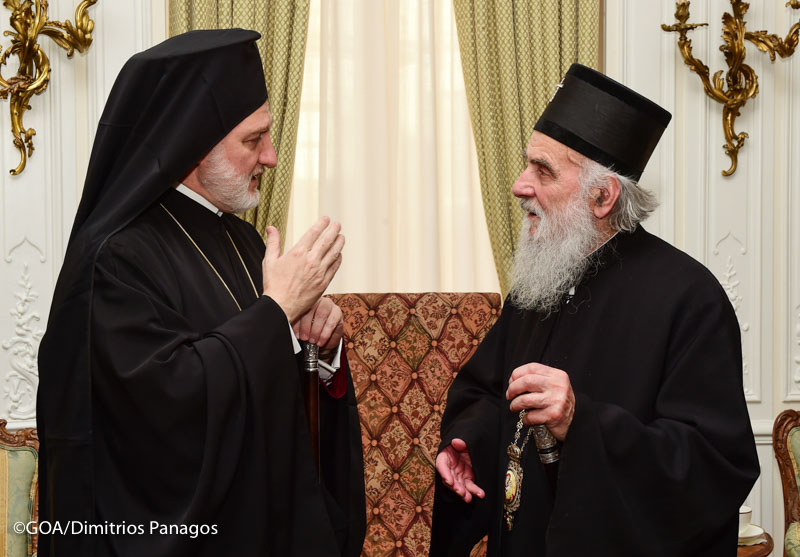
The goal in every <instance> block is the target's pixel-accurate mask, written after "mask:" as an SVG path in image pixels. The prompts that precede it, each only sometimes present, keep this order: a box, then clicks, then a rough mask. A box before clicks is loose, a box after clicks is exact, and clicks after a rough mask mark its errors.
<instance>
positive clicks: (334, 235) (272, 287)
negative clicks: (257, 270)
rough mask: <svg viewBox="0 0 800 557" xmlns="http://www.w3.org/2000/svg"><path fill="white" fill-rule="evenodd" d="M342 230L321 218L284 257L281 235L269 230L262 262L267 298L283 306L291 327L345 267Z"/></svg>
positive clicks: (272, 228)
mask: <svg viewBox="0 0 800 557" xmlns="http://www.w3.org/2000/svg"><path fill="white" fill-rule="evenodd" d="M340 230H341V226H340V225H339V223H337V222H334V223H331V222H330V219H329V218H328V217H322V218H320V219H319V220H318V221H317V222H316V223H314V225H313V226H312V227H311V228H309V229H308V230H307V231H306V233H305V234H303V237H302V238H300V240H298V242H297V243H296V244H295V245H294V246H293V247H292V248H291V249H290V250H289V251H287V252H286V253H284V254H283V255H281V254H280V251H281V248H280V245H281V238H280V233H279V232H278V230H277V229H276V228H275V227H273V226H269V227H267V249H266V251H265V253H264V259H263V261H262V262H261V269H262V271H263V287H264V294H266V295H267V296H269V297H270V298H272V299H273V300H275V302H276V303H277V304H278V305H279V306H281V309H283V311H284V313H286V316H287V317H288V318H289V322H290V323H292V324H294V323H295V322H296V321H297V320H298V319H300V317H302V316H303V315H304V314H305V313H306V312H308V311H309V310H310V309H311V308H312V307H313V306H314V304H316V302H317V300H319V297H320V296H321V295H322V293H323V292H324V291H325V289H326V288H327V287H328V284H330V282H331V280H332V279H333V276H334V275H335V274H336V271H337V270H338V269H339V266H340V265H341V264H342V254H341V252H342V248H343V247H344V236H342V235H341V234H340V233H339V231H340Z"/></svg>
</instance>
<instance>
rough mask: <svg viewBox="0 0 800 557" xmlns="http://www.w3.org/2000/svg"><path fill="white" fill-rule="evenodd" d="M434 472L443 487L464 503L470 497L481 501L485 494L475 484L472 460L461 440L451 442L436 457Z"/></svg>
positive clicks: (467, 501)
mask: <svg viewBox="0 0 800 557" xmlns="http://www.w3.org/2000/svg"><path fill="white" fill-rule="evenodd" d="M436 471H437V472H439V475H440V476H441V477H442V481H443V482H444V485H446V486H447V487H448V488H450V489H451V490H452V491H454V492H455V493H456V495H458V496H459V497H461V499H463V500H464V502H465V503H469V502H470V501H472V497H473V496H475V497H479V498H480V499H483V498H484V497H485V496H486V493H485V492H484V491H483V490H482V489H481V488H480V487H478V486H477V485H476V484H475V473H474V472H473V471H472V459H471V458H470V456H469V450H468V449H467V444H466V443H465V442H464V441H463V440H461V439H453V441H452V442H451V443H450V444H449V445H447V446H446V447H445V448H444V449H442V450H441V451H440V452H439V454H438V455H437V456H436Z"/></svg>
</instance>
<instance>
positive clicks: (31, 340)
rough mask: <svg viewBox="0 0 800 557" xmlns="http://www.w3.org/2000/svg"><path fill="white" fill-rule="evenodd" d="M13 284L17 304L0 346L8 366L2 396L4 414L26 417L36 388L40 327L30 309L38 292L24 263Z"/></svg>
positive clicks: (33, 410) (32, 407)
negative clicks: (8, 335)
mask: <svg viewBox="0 0 800 557" xmlns="http://www.w3.org/2000/svg"><path fill="white" fill-rule="evenodd" d="M17 284H18V285H19V286H20V287H21V290H20V291H17V292H15V293H14V298H16V300H17V303H16V304H15V306H14V307H13V308H11V311H10V312H9V313H10V314H11V318H12V320H13V322H14V336H12V337H11V338H8V339H4V340H3V342H2V344H1V345H0V346H2V348H3V350H6V351H8V353H9V364H10V367H11V369H10V370H9V371H8V372H6V374H5V380H4V385H3V398H5V399H6V402H7V405H6V411H7V412H8V417H10V418H11V419H12V420H30V419H32V418H34V417H35V416H36V388H37V387H38V385H39V371H38V367H37V363H36V359H37V356H38V354H39V342H40V341H41V339H42V335H43V334H44V330H43V329H41V328H39V327H38V324H39V322H40V321H41V317H40V315H39V312H37V311H34V309H33V304H34V302H36V300H37V298H38V297H39V294H37V293H36V292H35V291H34V290H33V284H32V282H31V277H30V274H29V272H28V264H27V263H25V264H24V265H23V270H22V275H21V277H20V279H19V281H18V282H17Z"/></svg>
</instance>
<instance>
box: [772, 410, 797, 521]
mask: <svg viewBox="0 0 800 557" xmlns="http://www.w3.org/2000/svg"><path fill="white" fill-rule="evenodd" d="M772 446H773V448H774V450H775V459H776V460H777V461H778V470H779V471H780V474H781V485H782V486H783V510H784V513H783V514H784V529H785V530H786V529H788V528H789V525H790V524H791V523H793V522H800V412H798V411H797V410H784V411H783V412H781V413H780V414H778V417H777V418H776V419H775V425H774V426H773V428H772Z"/></svg>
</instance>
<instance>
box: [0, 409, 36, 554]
mask: <svg viewBox="0 0 800 557" xmlns="http://www.w3.org/2000/svg"><path fill="white" fill-rule="evenodd" d="M38 462H39V437H38V436H37V435H36V430H35V429H32V428H26V429H21V430H19V431H17V432H15V433H10V432H9V431H8V430H7V429H6V421H5V420H0V555H3V556H4V557H27V556H31V555H36V551H37V547H36V545H37V542H38V539H37V538H38V536H36V535H28V534H27V533H26V532H24V531H23V532H22V533H18V531H17V529H18V528H19V527H15V526H14V525H15V524H16V523H22V524H27V523H29V522H31V521H35V520H36V519H37V515H38V512H39V479H38Z"/></svg>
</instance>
